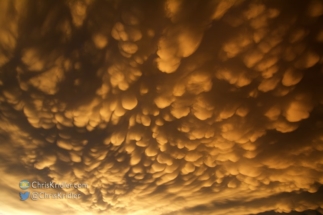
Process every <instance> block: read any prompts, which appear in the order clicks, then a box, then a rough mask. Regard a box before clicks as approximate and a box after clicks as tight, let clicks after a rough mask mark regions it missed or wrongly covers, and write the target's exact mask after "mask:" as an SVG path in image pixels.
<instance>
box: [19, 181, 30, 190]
mask: <svg viewBox="0 0 323 215" xmlns="http://www.w3.org/2000/svg"><path fill="white" fill-rule="evenodd" d="M19 187H20V188H21V189H22V190H27V189H28V188H29V187H30V184H29V181H28V180H21V181H20V182H19Z"/></svg>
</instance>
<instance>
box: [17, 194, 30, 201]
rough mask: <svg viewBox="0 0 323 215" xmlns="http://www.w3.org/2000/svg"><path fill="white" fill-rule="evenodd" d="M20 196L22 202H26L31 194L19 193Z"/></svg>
mask: <svg viewBox="0 0 323 215" xmlns="http://www.w3.org/2000/svg"><path fill="white" fill-rule="evenodd" d="M19 196H20V200H21V201H25V200H26V199H28V197H29V192H24V193H22V192H19Z"/></svg>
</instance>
